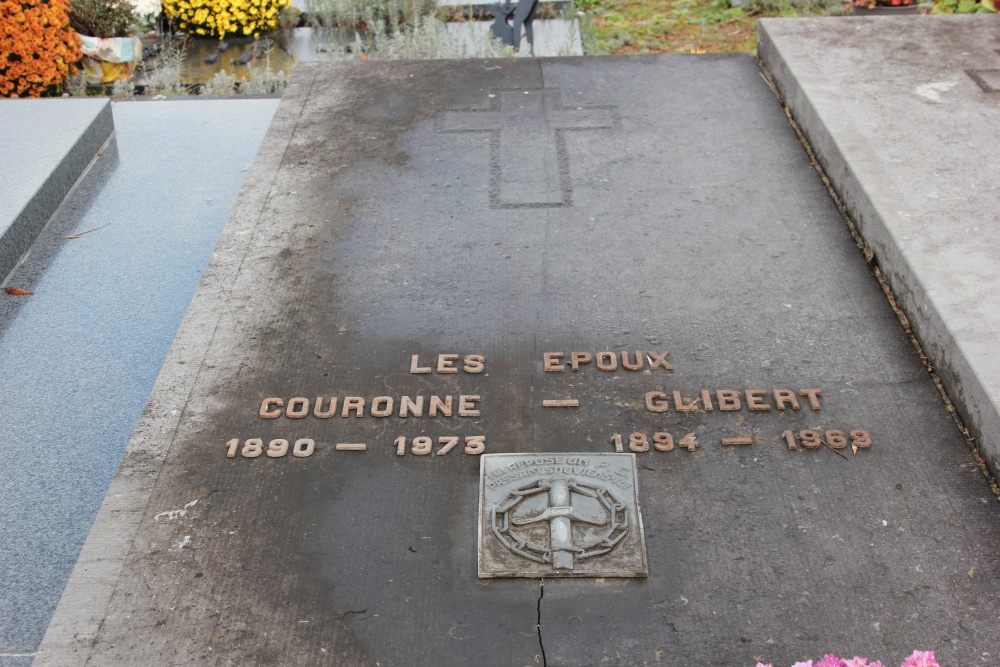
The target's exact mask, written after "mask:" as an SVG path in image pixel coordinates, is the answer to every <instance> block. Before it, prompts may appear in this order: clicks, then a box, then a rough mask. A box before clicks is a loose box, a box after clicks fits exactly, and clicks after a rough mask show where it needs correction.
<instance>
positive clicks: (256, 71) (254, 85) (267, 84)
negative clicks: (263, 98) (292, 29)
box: [239, 48, 288, 95]
mask: <svg viewBox="0 0 1000 667" xmlns="http://www.w3.org/2000/svg"><path fill="white" fill-rule="evenodd" d="M249 67H250V74H249V76H247V77H245V78H244V79H243V81H241V82H240V88H239V89H240V93H242V94H244V95H273V94H275V93H280V92H281V91H283V90H284V89H285V86H287V85H288V80H287V78H286V77H285V73H284V72H282V71H280V70H279V71H277V72H275V71H273V70H272V69H271V49H270V48H269V49H267V50H266V51H265V52H264V62H263V63H260V62H256V61H250V65H249Z"/></svg>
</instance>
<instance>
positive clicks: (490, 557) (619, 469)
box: [479, 453, 649, 578]
mask: <svg viewBox="0 0 1000 667" xmlns="http://www.w3.org/2000/svg"><path fill="white" fill-rule="evenodd" d="M479 480H480V490H479V576H480V578H490V577H555V576H559V577H645V576H646V575H647V574H648V572H649V568H648V565H647V562H646V542H645V538H644V537H643V532H642V514H641V512H640V508H639V491H638V488H639V487H638V477H637V475H636V468H635V455H634V454H565V453H560V454H484V455H482V456H481V457H480V468H479Z"/></svg>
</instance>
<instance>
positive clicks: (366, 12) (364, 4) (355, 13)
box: [305, 0, 437, 28]
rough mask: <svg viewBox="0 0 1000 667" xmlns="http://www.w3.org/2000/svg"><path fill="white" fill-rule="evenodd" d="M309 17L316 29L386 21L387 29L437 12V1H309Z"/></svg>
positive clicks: (307, 0)
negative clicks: (412, 18) (416, 17)
mask: <svg viewBox="0 0 1000 667" xmlns="http://www.w3.org/2000/svg"><path fill="white" fill-rule="evenodd" d="M305 4H306V13H307V14H308V15H309V17H310V19H311V21H312V23H313V25H314V26H316V27H320V26H322V27H325V28H331V27H342V28H353V27H356V26H362V25H367V26H371V25H372V24H373V23H374V22H375V21H384V22H385V23H386V24H387V25H388V26H390V28H391V27H393V26H397V25H401V24H403V23H405V22H406V21H407V19H408V18H409V17H413V16H426V15H428V14H431V13H433V12H434V9H435V7H436V6H437V2H436V0H306V3H305Z"/></svg>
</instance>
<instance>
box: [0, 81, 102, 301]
mask: <svg viewBox="0 0 1000 667" xmlns="http://www.w3.org/2000/svg"><path fill="white" fill-rule="evenodd" d="M114 129H115V127H114V121H113V120H112V118H111V103H110V102H109V101H108V100H82V99H71V100H63V99H56V100H53V99H48V100H0V147H2V150H0V174H2V175H3V177H2V178H0V282H2V281H3V279H4V278H6V277H7V275H8V274H9V273H10V272H11V270H13V268H14V267H15V266H16V265H17V262H18V260H19V259H20V258H21V255H23V254H24V253H25V252H27V250H28V248H30V247H31V243H32V242H33V241H34V240H35V237H36V236H38V233H39V232H40V231H41V230H42V228H43V227H44V226H45V224H46V223H47V222H48V221H49V218H50V217H52V214H53V213H55V211H56V209H57V208H59V205H60V204H61V203H62V201H63V199H64V198H65V197H66V195H67V194H68V193H69V191H70V189H71V188H72V187H73V185H74V184H75V183H76V181H77V179H78V178H80V175H81V174H83V172H84V171H85V170H86V169H87V167H88V166H90V163H91V161H93V159H94V158H95V157H96V156H97V152H98V151H99V150H100V149H101V147H102V146H104V144H105V143H106V142H107V141H108V139H110V138H111V135H112V133H113V132H114Z"/></svg>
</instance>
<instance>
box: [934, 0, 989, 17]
mask: <svg viewBox="0 0 1000 667" xmlns="http://www.w3.org/2000/svg"><path fill="white" fill-rule="evenodd" d="M996 12H997V6H996V2H995V0H979V2H976V0H937V2H935V3H934V7H933V8H931V14H996Z"/></svg>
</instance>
